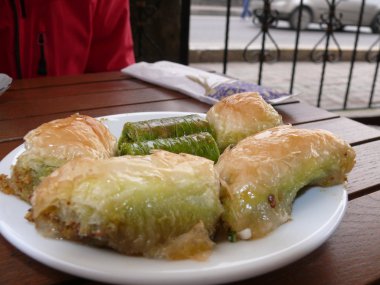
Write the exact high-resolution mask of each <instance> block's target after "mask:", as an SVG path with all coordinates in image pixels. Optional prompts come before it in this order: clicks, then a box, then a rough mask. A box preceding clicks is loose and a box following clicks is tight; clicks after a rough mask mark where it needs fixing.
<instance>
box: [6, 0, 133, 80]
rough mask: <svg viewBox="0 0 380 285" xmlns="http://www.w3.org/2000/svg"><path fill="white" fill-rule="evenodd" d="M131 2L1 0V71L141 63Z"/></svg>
mask: <svg viewBox="0 0 380 285" xmlns="http://www.w3.org/2000/svg"><path fill="white" fill-rule="evenodd" d="M129 16H130V13H129V0H0V73H6V74H8V75H10V76H12V77H13V78H30V77H37V76H44V75H48V76H57V75H66V74H80V73H86V72H100V71H109V70H119V69H121V68H123V67H125V66H127V65H130V64H132V63H134V62H135V59H134V53H133V41H132V34H131V27H130V22H129Z"/></svg>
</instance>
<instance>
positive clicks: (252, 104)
mask: <svg viewBox="0 0 380 285" xmlns="http://www.w3.org/2000/svg"><path fill="white" fill-rule="evenodd" d="M207 120H208V122H209V124H210V126H211V128H212V130H213V132H214V134H215V136H216V142H217V144H218V146H219V148H220V149H221V150H224V149H225V148H226V147H227V146H228V145H233V144H236V143H237V142H238V141H240V140H242V139H244V138H245V137H247V136H250V135H253V134H256V133H258V132H260V131H263V130H266V129H269V128H272V127H275V126H278V125H281V124H282V118H281V116H280V115H279V114H278V113H277V111H276V110H275V109H274V108H273V107H272V106H271V105H270V104H268V103H267V102H265V101H264V99H263V98H262V97H261V96H260V95H259V94H258V93H256V92H246V93H239V94H236V95H232V96H228V97H226V98H224V99H223V100H221V101H220V102H218V103H216V104H215V105H214V106H212V107H211V109H210V110H209V111H208V112H207Z"/></svg>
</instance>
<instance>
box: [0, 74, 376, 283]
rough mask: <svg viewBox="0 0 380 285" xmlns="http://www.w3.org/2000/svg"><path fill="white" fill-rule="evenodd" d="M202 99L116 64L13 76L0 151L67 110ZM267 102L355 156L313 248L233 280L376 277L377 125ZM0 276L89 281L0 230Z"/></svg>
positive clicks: (197, 105) (2, 105)
mask: <svg viewBox="0 0 380 285" xmlns="http://www.w3.org/2000/svg"><path fill="white" fill-rule="evenodd" d="M209 107H210V106H208V105H206V104H203V103H201V102H198V101H195V100H193V99H191V98H189V97H186V96H184V95H182V94H179V93H177V92H175V91H170V90H167V89H164V88H159V87H157V86H153V85H150V84H147V83H144V82H141V81H139V80H136V79H132V78H129V77H127V76H125V75H123V74H121V73H119V72H112V73H99V74H87V75H79V76H69V77H57V78H43V79H34V80H21V81H15V82H14V84H13V86H12V88H11V89H10V90H9V91H8V92H6V93H5V94H4V95H3V96H1V97H0V159H2V158H3V157H4V156H5V155H6V154H7V153H8V152H10V151H11V150H12V149H13V148H15V147H16V146H18V145H20V144H21V143H22V142H23V141H22V138H23V136H24V135H25V134H26V133H27V132H28V131H29V130H31V129H33V128H36V127H37V126H39V125H40V124H42V123H44V122H47V121H50V120H53V119H56V118H62V117H65V116H68V115H70V114H72V113H75V112H80V113H82V114H87V115H90V116H103V115H110V114H118V113H128V112H143V111H190V112H206V111H207V110H208V109H209ZM275 108H276V109H277V110H278V111H279V113H281V115H282V116H283V119H284V121H285V122H286V123H291V124H294V125H296V126H297V127H302V128H323V129H327V130H330V131H332V132H333V133H335V134H336V135H338V136H340V137H342V138H343V139H345V140H346V141H348V142H349V143H350V144H351V145H352V146H353V147H354V149H355V151H356V153H357V163H356V166H355V168H354V169H353V171H352V172H351V173H350V174H349V176H348V181H349V182H348V187H347V192H348V197H349V204H348V209H347V212H346V214H345V216H344V218H343V221H342V223H341V224H340V226H339V227H338V229H337V230H336V232H335V233H334V234H333V235H332V237H331V238H329V239H328V241H327V242H326V243H324V244H323V245H322V246H321V247H320V248H318V249H317V250H315V251H314V252H312V253H311V254H309V255H308V256H306V257H304V258H302V259H301V260H299V261H297V262H295V263H293V264H290V265H288V266H286V267H284V268H282V269H279V270H276V271H274V272H271V273H268V274H266V275H263V276H260V277H257V278H253V279H250V280H244V281H240V282H237V283H235V284H253V283H254V284H375V283H377V284H378V282H380V132H379V131H377V130H376V129H373V128H371V127H368V126H365V125H362V124H360V123H357V122H355V121H352V120H350V119H347V118H343V117H339V116H337V115H335V114H333V113H330V112H327V111H324V110H322V109H318V108H315V107H312V106H310V105H307V104H305V103H302V102H298V101H295V100H293V101H288V102H286V103H283V104H278V105H276V106H275ZM0 284H7V285H9V284H39V285H44V284H96V283H94V282H92V281H89V280H84V279H80V278H77V277H75V276H71V275H68V274H65V273H62V272H59V271H56V270H54V269H51V268H49V267H46V266H44V265H42V264H40V263H39V262H37V261H34V260H33V259H31V258H29V257H28V256H26V255H24V254H23V253H21V252H20V251H19V250H17V249H16V248H15V247H13V246H12V245H11V244H9V243H8V242H7V241H6V240H4V239H3V238H2V237H0Z"/></svg>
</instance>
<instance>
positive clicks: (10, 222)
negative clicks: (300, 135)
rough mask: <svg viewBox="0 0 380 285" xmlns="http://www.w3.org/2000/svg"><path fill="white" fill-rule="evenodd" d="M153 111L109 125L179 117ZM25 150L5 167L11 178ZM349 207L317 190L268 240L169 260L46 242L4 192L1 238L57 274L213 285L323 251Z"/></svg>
mask: <svg viewBox="0 0 380 285" xmlns="http://www.w3.org/2000/svg"><path fill="white" fill-rule="evenodd" d="M185 114H188V113H177V112H154V113H153V112H152V113H133V114H126V115H115V116H108V117H104V118H105V120H104V121H105V123H106V124H107V125H108V126H109V128H110V130H111V132H112V133H114V134H115V135H116V136H118V135H119V134H120V133H121V129H122V126H123V123H124V122H125V121H137V120H144V119H150V118H161V117H168V116H179V115H185ZM22 150H23V146H20V147H18V148H16V149H15V150H14V151H12V152H11V153H10V154H9V155H7V156H6V157H5V158H4V159H3V160H2V161H1V163H0V173H5V174H9V172H10V166H11V165H12V164H13V163H14V162H15V159H16V157H17V155H19V154H20V153H21V152H22ZM346 205H347V194H346V191H345V189H344V187H343V186H342V185H339V186H335V187H330V188H319V187H313V188H310V189H307V190H306V191H304V192H303V193H302V194H301V195H299V196H298V197H297V199H296V200H295V203H294V208H293V219H292V220H291V221H289V222H288V223H286V224H284V225H282V226H281V227H280V228H279V229H277V230H276V231H274V232H273V233H271V234H270V235H268V236H267V237H265V238H262V239H259V240H254V241H240V242H237V243H229V242H223V243H218V244H217V245H216V247H215V250H214V252H213V253H212V255H211V256H210V258H209V259H208V260H207V261H204V262H197V261H191V260H186V261H166V260H152V259H147V258H142V257H129V256H124V255H121V254H118V253H116V252H113V251H111V250H106V249H99V248H94V247H89V246H85V245H82V244H77V243H74V242H69V241H64V240H53V239H47V238H44V237H42V236H41V235H39V234H38V233H37V232H36V230H35V229H34V227H33V224H31V223H29V222H27V221H26V220H25V219H24V215H25V213H26V211H27V210H28V208H29V205H27V204H26V203H24V202H22V201H21V200H19V199H17V198H15V197H12V196H8V195H5V194H3V193H0V230H1V234H2V235H3V236H4V237H5V238H6V239H7V240H8V241H9V242H10V243H12V244H13V245H14V246H15V247H17V248H18V249H19V250H21V251H22V252H24V253H25V254H27V255H29V256H31V257H32V258H34V259H36V260H38V261H39V262H41V263H44V264H46V265H47V266H51V267H53V268H55V269H58V270H61V271H64V272H67V273H70V274H73V275H77V276H80V277H84V278H88V279H93V280H97V281H103V282H109V283H119V284H214V283H226V282H230V281H235V280H240V279H245V278H249V277H254V276H257V275H260V274H263V273H266V272H269V271H272V270H275V269H277V268H279V267H281V266H284V265H286V264H289V263H291V262H293V261H295V260H297V259H299V258H301V257H303V256H305V255H306V254H308V253H310V252H311V251H313V250H314V249H316V248H317V247H318V246H320V245H321V244H322V243H323V242H324V241H326V239H327V238H328V237H329V236H330V235H331V234H332V233H333V231H334V230H335V229H336V227H337V226H338V224H339V223H340V221H341V219H342V217H343V214H344V211H345V208H346Z"/></svg>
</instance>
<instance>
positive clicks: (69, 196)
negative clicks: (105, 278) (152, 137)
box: [31, 150, 222, 259]
mask: <svg viewBox="0 0 380 285" xmlns="http://www.w3.org/2000/svg"><path fill="white" fill-rule="evenodd" d="M31 202H32V213H31V218H32V220H33V221H34V222H35V225H36V228H37V229H38V231H39V232H41V233H43V234H44V235H46V236H50V237H58V238H65V239H69V240H77V241H83V242H85V243H88V244H92V245H98V246H105V247H110V248H113V249H115V250H117V251H119V252H122V253H125V254H129V255H143V256H148V257H155V258H169V259H184V258H194V259H204V258H206V257H207V256H208V254H209V253H210V251H211V249H212V247H213V242H212V241H211V239H210V237H211V236H212V235H213V234H214V232H215V229H216V224H217V222H218V219H219V216H220V214H221V212H222V206H221V204H220V200H219V180H218V176H217V174H216V172H215V170H214V168H213V162H212V161H211V160H208V159H205V158H202V157H198V156H193V155H188V154H174V153H170V152H166V151H162V150H159V151H156V152H154V153H153V154H151V155H147V156H122V157H115V158H111V159H107V160H94V159H88V158H82V159H75V160H72V161H70V162H68V163H66V164H65V165H64V166H62V167H61V168H59V169H57V170H56V171H54V172H53V173H52V174H51V175H50V176H48V177H46V178H45V179H43V181H42V182H41V184H40V185H39V186H37V187H36V190H35V192H34V194H33V198H32V200H31Z"/></svg>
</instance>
